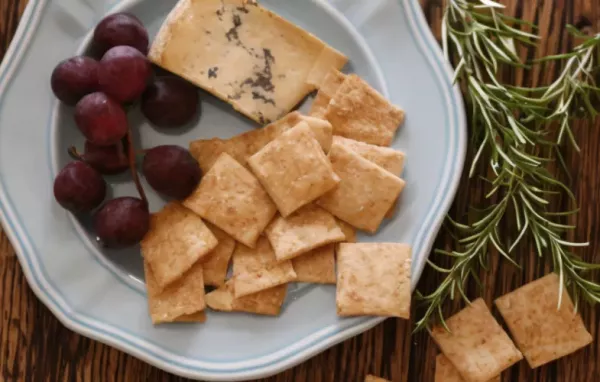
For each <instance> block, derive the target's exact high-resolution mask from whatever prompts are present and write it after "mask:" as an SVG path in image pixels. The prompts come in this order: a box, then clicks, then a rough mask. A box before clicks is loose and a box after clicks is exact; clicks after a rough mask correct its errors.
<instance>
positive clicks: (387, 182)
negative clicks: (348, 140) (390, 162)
mask: <svg viewBox="0 0 600 382" xmlns="http://www.w3.org/2000/svg"><path fill="white" fill-rule="evenodd" d="M329 160H330V161H331V164H332V166H333V170H334V171H335V173H336V174H337V175H338V176H339V177H340V179H341V182H340V183H339V185H338V186H337V187H336V188H335V189H333V190H332V191H330V192H328V193H326V194H325V195H323V196H321V197H320V198H319V199H318V200H317V202H316V203H317V204H318V205H319V206H321V207H323V208H324V209H326V210H327V211H329V212H331V213H332V214H333V215H335V216H336V217H337V218H339V219H341V220H344V221H345V222H347V223H349V224H351V225H352V226H354V227H356V228H359V229H362V230H365V231H367V232H371V233H374V232H376V231H377V229H378V228H379V226H380V224H381V222H382V221H383V219H384V217H385V214H386V213H387V212H388V211H389V210H390V208H391V207H392V205H393V204H394V201H395V200H396V199H397V198H398V195H400V193H401V192H402V190H403V189H404V185H405V183H404V181H403V180H402V179H400V178H398V177H397V176H394V175H393V174H391V173H390V172H388V171H386V170H384V169H383V168H381V167H379V166H377V165H376V164H375V163H373V162H371V161H368V160H367V159H365V158H363V157H361V156H360V155H358V154H357V153H355V152H354V151H352V150H350V149H349V148H347V147H345V146H342V145H340V144H339V143H334V144H333V145H332V146H331V150H330V151H329Z"/></svg>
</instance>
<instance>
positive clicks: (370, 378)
mask: <svg viewBox="0 0 600 382" xmlns="http://www.w3.org/2000/svg"><path fill="white" fill-rule="evenodd" d="M365 382H390V381H388V380H387V379H383V378H379V377H376V376H374V375H371V374H368V375H367V376H366V377H365Z"/></svg>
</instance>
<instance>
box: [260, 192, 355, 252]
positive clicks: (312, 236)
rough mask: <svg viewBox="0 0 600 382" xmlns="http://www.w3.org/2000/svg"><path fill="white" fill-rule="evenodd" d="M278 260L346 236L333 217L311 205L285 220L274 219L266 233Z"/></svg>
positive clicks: (278, 217)
mask: <svg viewBox="0 0 600 382" xmlns="http://www.w3.org/2000/svg"><path fill="white" fill-rule="evenodd" d="M265 233H266V235H267V238H268V239H269V242H270V243H271V246H272V247H273V250H274V251H275V257H276V258H277V261H282V260H288V259H292V258H294V257H296V256H299V255H301V254H303V253H306V252H308V251H310V250H312V249H315V248H318V247H321V246H324V245H325V244H330V243H335V242H340V241H344V239H345V238H346V236H345V235H344V232H342V230H341V229H340V227H339V226H338V225H337V223H336V220H335V218H334V217H333V215H331V214H330V213H329V212H327V211H325V210H324V209H322V208H321V207H318V206H316V205H315V204H313V203H311V204H308V205H306V206H304V207H302V208H300V209H299V210H298V211H296V212H294V213H293V214H291V215H290V216H288V217H287V218H284V217H282V216H277V217H276V218H275V219H273V221H272V222H271V223H270V224H269V225H268V226H267V229H266V230H265Z"/></svg>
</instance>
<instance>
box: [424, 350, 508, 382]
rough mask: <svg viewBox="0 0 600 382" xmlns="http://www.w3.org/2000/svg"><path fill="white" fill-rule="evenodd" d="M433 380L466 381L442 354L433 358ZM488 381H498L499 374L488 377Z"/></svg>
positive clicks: (438, 381)
mask: <svg viewBox="0 0 600 382" xmlns="http://www.w3.org/2000/svg"><path fill="white" fill-rule="evenodd" d="M434 382H466V381H465V380H464V379H463V377H461V375H460V374H459V373H458V371H457V370H456V368H455V367H454V365H453V364H452V363H451V362H450V360H449V359H448V358H446V356H445V355H443V354H438V356H437V357H436V359H435V381H434ZM489 382H500V376H497V377H495V378H493V379H490V380H489Z"/></svg>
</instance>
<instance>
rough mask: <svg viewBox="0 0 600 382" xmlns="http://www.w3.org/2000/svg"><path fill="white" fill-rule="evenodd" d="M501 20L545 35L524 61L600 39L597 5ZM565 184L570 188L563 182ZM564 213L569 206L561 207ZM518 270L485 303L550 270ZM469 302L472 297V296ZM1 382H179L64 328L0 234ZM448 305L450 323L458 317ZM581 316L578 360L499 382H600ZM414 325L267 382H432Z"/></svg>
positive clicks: (562, 1) (586, 160) (529, 261)
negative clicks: (587, 34) (571, 27)
mask: <svg viewBox="0 0 600 382" xmlns="http://www.w3.org/2000/svg"><path fill="white" fill-rule="evenodd" d="M503 2H504V4H506V6H507V13H508V14H511V15H514V16H517V17H521V18H524V19H527V20H529V21H533V22H536V23H538V24H539V27H540V29H539V33H540V34H541V35H542V36H543V39H542V40H541V41H542V42H541V44H540V48H539V49H538V51H537V52H536V53H534V52H531V51H524V50H523V51H522V52H521V55H522V57H527V56H529V57H531V56H533V55H535V54H537V55H543V54H549V53H556V52H560V51H565V50H567V49H568V48H569V47H570V46H571V44H572V40H571V39H570V37H569V36H568V35H567V34H566V33H565V31H564V28H563V25H564V24H565V23H571V24H578V25H580V26H585V25H590V26H591V27H589V28H594V27H597V28H598V29H597V31H598V32H600V6H598V0H572V1H569V0H505V1H503ZM26 3H27V1H26V0H0V54H2V55H3V54H4V52H5V51H6V49H7V47H8V44H9V42H10V40H11V38H12V36H13V34H14V31H15V29H16V27H17V23H18V20H19V17H20V15H21V14H22V12H23V10H24V7H25V5H26ZM421 3H422V6H423V9H424V12H425V14H426V16H427V19H428V21H429V23H430V25H431V28H432V30H433V32H434V34H435V35H436V36H439V33H440V27H439V20H440V18H441V15H442V7H443V1H442V0H422V1H421ZM556 70H558V68H557V67H555V66H553V65H552V66H550V67H548V68H536V69H534V70H533V71H531V72H525V71H522V70H519V71H514V72H510V73H506V79H507V80H510V81H511V82H513V83H514V84H517V85H520V84H528V85H531V84H542V83H548V81H550V80H551V79H552V78H553V77H554V76H555V75H556ZM575 131H576V135H577V139H578V141H579V143H580V145H581V153H580V154H576V153H574V152H569V153H567V155H566V160H567V164H568V166H569V167H570V171H571V174H572V181H571V182H570V183H571V184H570V185H571V186H572V187H573V189H574V190H575V193H576V196H577V198H578V201H579V204H580V205H581V207H582V209H581V213H580V214H579V215H577V217H576V218H574V221H573V223H576V224H577V226H578V227H579V228H578V230H577V231H576V232H575V233H574V234H573V237H572V239H576V240H581V241H589V242H590V246H589V247H588V248H585V249H582V250H581V251H580V254H581V256H583V257H584V258H585V259H587V260H588V261H596V262H598V261H600V235H596V232H598V231H599V230H600V203H598V198H599V197H598V195H600V166H598V164H599V163H600V121H596V123H593V122H590V121H584V122H580V123H578V124H577V126H576V128H575ZM567 181H568V180H567ZM481 190H482V188H481V184H479V183H478V182H477V181H467V180H464V181H463V182H462V185H461V188H460V191H459V193H458V196H457V198H456V202H455V204H454V206H453V208H452V212H451V214H452V215H453V216H455V217H462V216H463V214H464V211H465V207H466V205H467V204H468V203H470V202H477V201H481V200H482V197H483V195H482V191H481ZM555 203H559V204H560V205H561V206H562V207H565V206H566V205H565V204H566V201H564V200H557V201H555ZM449 243H450V238H449V236H448V235H447V234H446V233H444V232H442V233H441V234H440V235H439V237H438V241H437V244H438V245H439V246H445V245H449ZM519 261H520V262H521V263H522V264H523V270H522V271H519V270H517V269H515V268H513V267H511V266H509V265H507V264H505V263H504V262H501V261H499V259H498V257H497V256H495V257H493V260H492V264H491V271H490V273H489V274H485V275H483V282H484V284H485V290H484V297H485V299H486V300H487V301H488V303H489V302H491V301H492V299H493V298H494V297H497V296H500V295H502V294H504V293H505V292H507V291H510V290H512V289H514V288H515V287H517V286H519V285H522V284H524V283H526V282H528V281H531V280H533V279H535V278H537V277H539V276H541V275H543V274H545V273H546V272H547V271H548V264H546V263H545V262H544V261H539V260H538V259H537V258H536V257H535V256H534V255H533V254H532V253H531V252H530V251H529V250H527V249H526V248H524V249H523V250H522V252H521V253H519ZM438 282H439V276H438V275H437V274H436V273H435V272H432V271H431V270H427V271H426V272H425V273H424V274H423V277H422V279H421V282H420V285H419V287H420V288H422V289H424V290H427V289H431V288H432V287H434V286H435V285H436V284H437V283H438ZM470 293H471V294H473V295H474V293H475V290H470ZM0 303H1V309H2V316H1V318H0V380H2V381H52V382H54V381H123V382H124V381H127V382H131V381H169V382H172V381H173V382H174V381H184V379H182V378H178V377H175V376H172V375H169V374H167V373H165V372H162V371H160V370H158V369H156V368H154V367H152V366H149V365H147V364H145V363H143V362H142V361H139V360H137V359H135V358H133V357H130V356H128V355H126V354H124V353H122V352H120V351H117V350H114V349H111V348H110V347H108V346H105V345H102V344H100V343H98V342H95V341H92V340H89V339H87V338H84V337H81V336H79V335H77V334H75V333H73V332H71V331H70V330H68V329H66V328H65V327H64V326H63V325H61V324H60V323H59V322H58V321H57V319H56V318H54V316H53V315H52V314H51V313H50V312H49V311H48V309H47V308H45V307H44V306H43V305H42V304H41V303H40V302H39V301H38V300H37V298H36V297H35V296H34V295H33V293H32V292H31V290H30V289H29V287H28V285H27V282H26V280H25V277H24V276H23V273H22V271H21V268H20V266H19V264H18V261H17V260H16V257H15V256H14V251H13V249H12V248H11V246H10V244H9V242H8V240H7V239H6V236H5V235H4V234H3V233H1V232H0ZM459 308H460V306H459V305H457V304H447V306H446V308H445V312H446V314H451V313H452V312H454V311H456V310H457V309H459ZM582 315H583V318H584V320H585V322H586V325H587V327H588V329H589V330H590V331H591V333H592V334H593V336H594V338H595V341H594V343H593V344H592V345H591V346H589V347H587V348H586V349H584V350H583V351H580V352H578V353H576V354H574V355H571V356H569V357H565V358H563V359H561V360H559V361H557V362H554V363H552V364H550V365H548V366H545V367H542V368H539V369H537V370H534V371H532V370H530V369H529V367H528V366H527V365H526V363H525V362H521V363H520V364H519V365H518V366H516V367H514V368H512V369H511V370H510V371H508V372H506V373H505V375H504V378H503V380H504V381H505V382H508V381H519V382H525V381H527V382H529V381H538V382H542V381H543V382H562V381H578V382H592V381H600V339H599V336H598V330H599V328H598V325H599V321H600V307H598V306H597V307H595V308H591V307H588V306H585V307H584V308H583V309H582ZM412 327H413V326H412V323H411V322H406V321H402V320H394V319H389V320H387V321H385V322H384V323H383V324H381V325H379V326H378V327H376V328H374V329H373V330H371V331H369V332H367V333H364V334H363V335H360V336H357V337H355V338H353V339H350V340H348V341H346V342H344V343H342V344H340V345H338V346H335V347H333V348H332V349H329V350H327V351H325V352H324V353H322V354H320V355H318V356H316V357H314V358H312V359H311V360H309V361H307V362H305V363H304V364H302V365H300V366H298V367H295V368H293V369H291V370H288V371H286V372H284V373H282V374H281V375H278V376H275V377H273V378H269V379H266V380H264V381H269V382H283V381H299V382H308V381H310V382H351V381H362V380H364V376H365V375H366V374H367V373H371V374H375V375H379V376H381V377H384V378H387V379H389V380H392V381H424V382H430V381H433V373H434V365H435V356H436V354H437V349H436V347H435V345H434V344H433V343H432V341H431V339H430V338H429V336H428V335H427V334H426V333H418V334H416V335H413V336H412V337H411V330H412Z"/></svg>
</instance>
